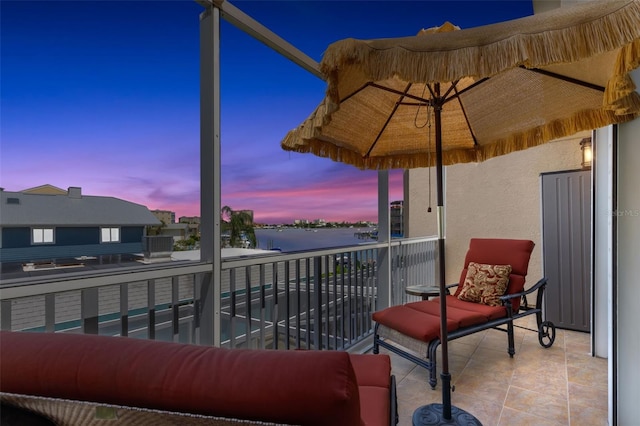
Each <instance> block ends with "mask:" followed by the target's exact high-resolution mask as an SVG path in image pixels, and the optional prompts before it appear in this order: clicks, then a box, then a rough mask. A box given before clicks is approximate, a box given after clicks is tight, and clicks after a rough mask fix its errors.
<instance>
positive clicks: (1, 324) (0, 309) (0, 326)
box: [0, 299, 11, 331]
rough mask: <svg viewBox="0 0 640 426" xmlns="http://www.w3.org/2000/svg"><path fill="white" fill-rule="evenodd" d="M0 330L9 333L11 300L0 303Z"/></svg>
mask: <svg viewBox="0 0 640 426" xmlns="http://www.w3.org/2000/svg"><path fill="white" fill-rule="evenodd" d="M0 330H3V331H11V299H9V300H3V301H0Z"/></svg>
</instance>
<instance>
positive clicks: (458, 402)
mask: <svg viewBox="0 0 640 426" xmlns="http://www.w3.org/2000/svg"><path fill="white" fill-rule="evenodd" d="M451 403H452V404H453V405H454V406H455V407H458V408H460V409H461V410H464V411H466V412H467V413H469V414H471V415H472V416H473V417H475V418H476V419H478V420H479V421H480V423H482V425H483V426H497V424H498V419H499V418H500V412H501V411H502V404H499V403H495V402H490V401H485V400H482V399H478V398H476V397H475V396H469V395H465V394H462V393H459V392H453V394H452V396H451Z"/></svg>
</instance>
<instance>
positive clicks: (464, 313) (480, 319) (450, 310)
mask: <svg viewBox="0 0 640 426" xmlns="http://www.w3.org/2000/svg"><path fill="white" fill-rule="evenodd" d="M405 306H407V307H408V308H411V309H415V310H417V311H420V312H425V313H428V314H430V315H435V316H438V317H439V316H440V303H434V302H433V301H431V300H423V301H421V302H413V303H407V304H406V305H405ZM447 319H448V320H451V321H456V322H457V323H458V328H461V327H468V326H470V325H475V324H482V323H485V322H487V321H488V318H487V317H486V316H485V315H483V314H481V313H477V312H474V311H469V310H466V309H458V308H455V307H452V306H449V304H447Z"/></svg>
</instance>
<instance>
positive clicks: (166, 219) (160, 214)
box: [151, 209, 176, 225]
mask: <svg viewBox="0 0 640 426" xmlns="http://www.w3.org/2000/svg"><path fill="white" fill-rule="evenodd" d="M151 213H152V214H153V215H154V216H155V217H157V218H158V220H159V221H160V222H162V223H164V224H165V225H169V224H171V223H176V212H172V211H170V210H158V209H156V210H151Z"/></svg>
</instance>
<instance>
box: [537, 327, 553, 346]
mask: <svg viewBox="0 0 640 426" xmlns="http://www.w3.org/2000/svg"><path fill="white" fill-rule="evenodd" d="M555 340H556V326H555V325H553V323H552V322H551V321H543V322H542V324H540V326H539V327H538V341H539V342H540V345H542V346H543V347H545V348H550V347H551V345H553V342H554V341H555Z"/></svg>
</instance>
